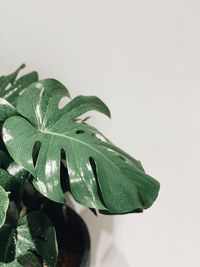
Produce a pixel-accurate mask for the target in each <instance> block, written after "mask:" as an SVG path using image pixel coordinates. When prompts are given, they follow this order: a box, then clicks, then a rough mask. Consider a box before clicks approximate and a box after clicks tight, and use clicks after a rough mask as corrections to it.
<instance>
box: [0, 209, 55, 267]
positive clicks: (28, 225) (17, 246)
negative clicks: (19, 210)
mask: <svg viewBox="0 0 200 267" xmlns="http://www.w3.org/2000/svg"><path fill="white" fill-rule="evenodd" d="M0 240H1V244H0V262H2V263H6V264H8V263H9V264H11V263H13V262H15V263H16V261H17V262H19V263H21V264H20V265H19V266H21V265H22V266H26V265H24V263H25V262H26V263H28V262H30V259H32V260H33V259H34V260H36V258H35V257H34V253H36V254H38V255H41V256H42V258H43V259H44V261H45V262H46V264H47V265H48V266H49V267H54V266H55V264H56V261H57V243H56V235H55V231H54V228H53V226H52V224H51V222H50V221H49V219H48V218H47V217H46V216H45V215H44V214H43V213H41V212H37V211H34V212H31V213H29V214H28V215H27V216H25V217H23V218H22V219H21V220H20V221H19V223H18V226H17V227H14V226H13V225H8V224H4V225H3V227H2V228H1V229H0ZM36 262H37V261H36ZM38 264H39V262H38ZM6 266H7V265H6ZM10 266H12V265H10ZM13 266H14V265H13ZM27 266H29V265H27ZM30 266H41V265H30Z"/></svg>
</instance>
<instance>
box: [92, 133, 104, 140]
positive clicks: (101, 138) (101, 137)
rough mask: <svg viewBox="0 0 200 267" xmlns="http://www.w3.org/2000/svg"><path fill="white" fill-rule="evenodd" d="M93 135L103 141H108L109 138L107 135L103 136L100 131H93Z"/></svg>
mask: <svg viewBox="0 0 200 267" xmlns="http://www.w3.org/2000/svg"><path fill="white" fill-rule="evenodd" d="M91 135H92V137H95V138H96V139H97V140H99V141H103V142H107V141H108V139H106V137H105V136H103V135H102V134H100V133H92V134H91Z"/></svg>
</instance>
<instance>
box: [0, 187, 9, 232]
mask: <svg viewBox="0 0 200 267" xmlns="http://www.w3.org/2000/svg"><path fill="white" fill-rule="evenodd" d="M8 205H9V198H8V193H7V192H6V191H5V190H4V188H3V187H1V186H0V227H1V226H2V225H3V224H4V222H5V219H6V212H7V209H8Z"/></svg>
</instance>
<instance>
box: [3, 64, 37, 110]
mask: <svg viewBox="0 0 200 267" xmlns="http://www.w3.org/2000/svg"><path fill="white" fill-rule="evenodd" d="M24 67H25V65H24V64H22V65H21V66H20V67H19V68H18V69H17V70H16V71H15V72H13V73H12V74H10V75H7V76H1V77H0V98H3V99H5V100H7V101H8V102H9V103H11V104H12V105H15V104H16V101H17V97H18V96H19V95H22V94H23V92H24V90H25V89H26V88H27V87H28V86H29V85H30V84H32V83H34V82H36V81H38V74H37V72H35V71H34V72H31V73H28V74H25V75H23V76H22V77H20V78H19V79H18V80H16V78H17V75H18V74H19V72H20V70H21V69H23V68H24ZM0 107H1V103H0ZM4 108H6V106H5V104H4Z"/></svg>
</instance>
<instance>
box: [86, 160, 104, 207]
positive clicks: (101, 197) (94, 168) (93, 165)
mask: <svg viewBox="0 0 200 267" xmlns="http://www.w3.org/2000/svg"><path fill="white" fill-rule="evenodd" d="M89 162H90V166H91V168H92V171H93V174H94V177H95V180H96V183H97V190H98V196H99V199H100V200H101V202H102V203H103V205H105V204H104V200H103V196H102V193H101V189H100V185H99V181H98V177H97V167H96V163H95V161H94V159H93V158H92V157H89Z"/></svg>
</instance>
